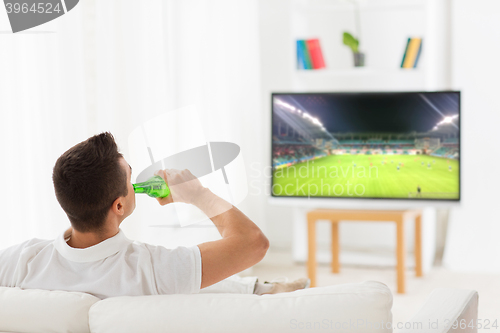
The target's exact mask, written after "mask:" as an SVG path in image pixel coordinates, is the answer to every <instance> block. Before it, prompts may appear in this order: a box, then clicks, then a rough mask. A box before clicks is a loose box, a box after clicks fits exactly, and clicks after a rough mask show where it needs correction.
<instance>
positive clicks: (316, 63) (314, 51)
mask: <svg viewBox="0 0 500 333" xmlns="http://www.w3.org/2000/svg"><path fill="white" fill-rule="evenodd" d="M306 44H307V50H308V51H309V56H310V58H311V62H312V68H313V69H320V68H325V67H326V66H325V60H324V58H323V53H322V52H321V46H320V45H319V39H317V38H315V39H308V40H307V41H306Z"/></svg>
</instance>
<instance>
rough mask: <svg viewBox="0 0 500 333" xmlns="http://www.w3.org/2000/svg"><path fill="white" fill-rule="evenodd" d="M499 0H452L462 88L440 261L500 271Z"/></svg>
mask: <svg viewBox="0 0 500 333" xmlns="http://www.w3.org/2000/svg"><path fill="white" fill-rule="evenodd" d="M499 17H500V2H498V1H496V0H481V1H467V0H453V2H452V22H453V30H452V31H453V40H452V80H453V87H454V88H456V89H460V90H461V91H462V147H461V148H462V161H463V166H462V180H463V199H462V207H461V208H460V209H455V210H453V211H452V212H451V216H450V225H449V231H448V242H447V248H446V249H445V257H444V263H445V264H446V265H447V266H448V267H450V268H453V269H457V270H469V271H491V272H500V259H499V258H500V240H499V237H500V218H499V216H498V206H499V205H498V201H499V199H500V194H499V189H500V173H499V172H498V170H497V169H498V166H499V165H500V155H499V154H498V147H497V145H498V143H499V142H500V140H499V136H498V131H499V126H500V98H499V89H500V84H499V82H498V78H499V77H500V63H499V62H498V59H497V58H498V54H500V44H499V43H498V41H500V20H499Z"/></svg>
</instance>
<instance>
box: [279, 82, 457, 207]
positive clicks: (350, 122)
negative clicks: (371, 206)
mask: <svg viewBox="0 0 500 333" xmlns="http://www.w3.org/2000/svg"><path fill="white" fill-rule="evenodd" d="M271 195H272V196H274V197H326V198H380V199H413V200H422V199H424V200H425V199H427V200H428V199H431V200H453V201H458V200H460V92H458V91H446V92H401V93H400V92H391V93H275V94H273V95H272V182H271Z"/></svg>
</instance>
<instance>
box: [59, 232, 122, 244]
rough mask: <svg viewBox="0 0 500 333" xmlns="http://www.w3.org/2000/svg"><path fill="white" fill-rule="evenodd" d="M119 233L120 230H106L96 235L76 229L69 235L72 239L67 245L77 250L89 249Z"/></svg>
mask: <svg viewBox="0 0 500 333" xmlns="http://www.w3.org/2000/svg"><path fill="white" fill-rule="evenodd" d="M119 231H120V229H118V228H114V229H112V230H106V231H103V232H99V233H96V232H79V231H77V230H75V229H72V230H71V233H70V234H69V237H70V239H69V240H68V242H67V244H68V245H69V246H71V247H74V248H77V249H84V248H87V247H91V246H94V245H97V244H99V243H100V242H102V241H105V240H106V239H108V238H111V237H113V236H115V235H116V234H118V232H119ZM66 235H68V232H66V233H65V237H66Z"/></svg>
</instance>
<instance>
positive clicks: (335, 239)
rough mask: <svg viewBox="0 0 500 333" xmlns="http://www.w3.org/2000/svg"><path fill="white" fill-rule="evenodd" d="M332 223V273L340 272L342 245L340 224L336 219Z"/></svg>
mask: <svg viewBox="0 0 500 333" xmlns="http://www.w3.org/2000/svg"><path fill="white" fill-rule="evenodd" d="M331 222H332V223H331V224H332V273H339V272H340V262H339V254H340V250H339V249H340V245H339V224H338V222H336V221H331Z"/></svg>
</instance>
